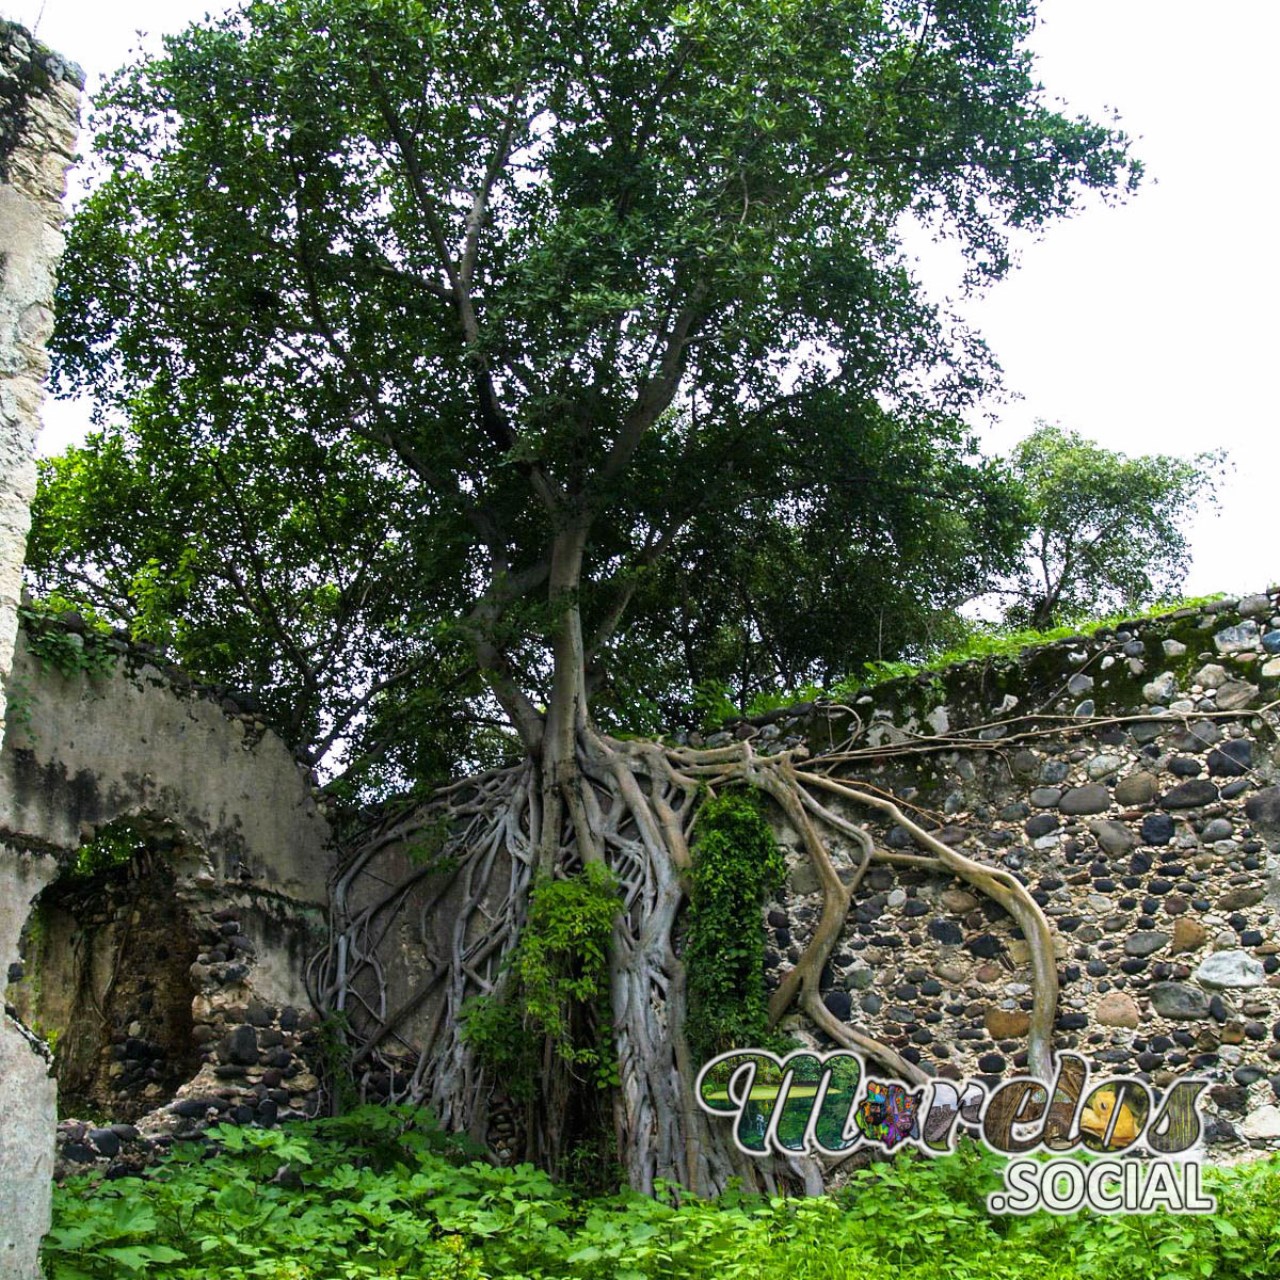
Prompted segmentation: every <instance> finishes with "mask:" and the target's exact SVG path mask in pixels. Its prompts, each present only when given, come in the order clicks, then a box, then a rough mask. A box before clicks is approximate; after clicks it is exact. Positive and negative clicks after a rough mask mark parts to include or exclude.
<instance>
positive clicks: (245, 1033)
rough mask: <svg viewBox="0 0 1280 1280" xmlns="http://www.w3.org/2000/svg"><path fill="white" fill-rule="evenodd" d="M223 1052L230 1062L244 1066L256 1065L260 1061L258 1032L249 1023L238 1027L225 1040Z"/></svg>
mask: <svg viewBox="0 0 1280 1280" xmlns="http://www.w3.org/2000/svg"><path fill="white" fill-rule="evenodd" d="M222 1054H223V1057H225V1058H226V1060H227V1061H228V1062H234V1063H238V1064H239V1065H240V1066H243V1067H251V1066H255V1065H256V1064H257V1061H258V1033H257V1032H256V1031H255V1030H254V1029H253V1028H252V1027H251V1026H249V1025H248V1024H245V1025H243V1026H239V1027H236V1029H235V1030H234V1031H232V1032H230V1034H228V1036H227V1037H226V1039H225V1040H223V1042H222Z"/></svg>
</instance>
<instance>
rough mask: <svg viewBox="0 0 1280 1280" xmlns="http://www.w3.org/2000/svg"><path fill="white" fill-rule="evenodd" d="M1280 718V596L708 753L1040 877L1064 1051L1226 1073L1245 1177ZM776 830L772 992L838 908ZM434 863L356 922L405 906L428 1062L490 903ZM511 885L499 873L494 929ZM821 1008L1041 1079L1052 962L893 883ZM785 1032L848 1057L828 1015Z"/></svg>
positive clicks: (913, 1042) (405, 1001)
mask: <svg viewBox="0 0 1280 1280" xmlns="http://www.w3.org/2000/svg"><path fill="white" fill-rule="evenodd" d="M1278 713H1280V593H1277V592H1272V593H1271V594H1269V595H1260V596H1254V597H1249V598H1246V599H1244V600H1236V601H1222V602H1218V603H1215V604H1212V605H1210V606H1207V607H1206V608H1204V609H1202V610H1201V609H1187V610H1181V611H1178V612H1175V613H1172V614H1170V615H1168V616H1166V617H1162V618H1156V619H1136V620H1134V621H1133V622H1131V623H1128V624H1125V625H1123V626H1120V627H1116V628H1110V629H1103V630H1099V631H1096V632H1095V633H1093V634H1090V635H1087V636H1086V635H1081V636H1076V637H1073V638H1071V639H1069V640H1065V641H1062V642H1060V643H1057V644H1053V645H1049V646H1046V647H1043V648H1038V649H1034V650H1028V651H1026V652H1025V653H1024V654H1023V655H1022V656H1021V657H1020V658H1017V659H1009V660H998V661H997V660H992V661H987V662H975V663H970V664H967V665H964V666H959V667H954V668H951V669H950V670H948V671H945V672H942V673H939V674H936V675H935V674H929V675H925V676H921V677H919V678H917V679H910V680H899V681H894V682H891V683H889V684H885V685H881V686H878V687H876V688H874V689H867V690H864V691H863V692H862V693H861V694H859V695H855V697H854V699H853V703H852V706H851V707H850V708H847V709H842V708H839V707H825V708H823V707H814V706H800V707H795V708H791V709H789V710H787V711H783V712H775V713H772V714H771V715H769V716H767V717H763V718H761V719H760V720H757V721H755V722H744V723H741V724H738V725H736V726H733V727H732V728H731V729H729V730H726V731H724V732H722V733H720V734H716V735H713V736H712V737H710V738H709V739H708V740H707V742H706V743H705V745H707V746H712V747H716V746H723V745H726V744H728V743H730V742H732V741H734V740H735V739H750V740H751V744H752V748H753V750H754V751H756V752H757V753H759V754H764V755H768V754H772V753H774V752H777V751H779V750H782V749H783V748H787V747H796V746H801V745H804V746H807V748H808V750H809V751H810V753H811V754H812V755H813V756H814V757H822V756H827V757H828V758H830V757H833V756H839V757H841V759H840V762H839V763H838V764H832V765H831V767H832V768H833V769H834V770H835V772H836V773H837V775H838V776H846V777H848V778H851V779H857V780H860V781H862V782H864V783H867V784H870V785H871V786H873V787H875V788H878V789H880V790H882V791H884V792H890V793H892V794H894V795H896V796H897V797H899V798H900V800H901V801H902V802H903V804H904V807H905V811H906V812H907V813H908V814H909V815H910V816H911V817H913V818H914V819H915V820H916V821H917V822H919V823H920V824H921V825H923V826H924V827H926V828H928V829H931V830H932V831H933V832H934V834H935V835H937V836H938V837H940V838H941V839H942V840H944V841H945V842H947V843H949V844H950V845H951V846H952V847H954V848H956V849H958V850H960V851H961V852H963V853H964V854H966V855H968V856H969V857H971V858H973V859H975V860H977V861H978V862H980V863H983V864H987V865H991V866H995V867H1000V868H1004V869H1007V870H1009V871H1011V872H1012V873H1013V874H1015V875H1016V876H1018V877H1019V878H1020V879H1021V880H1022V881H1023V883H1024V884H1025V885H1026V886H1027V887H1028V889H1029V890H1030V892H1031V894H1032V896H1033V897H1034V898H1035V899H1036V901H1037V902H1038V903H1039V904H1040V905H1041V907H1042V908H1043V910H1044V911H1045V913H1046V914H1047V916H1048V918H1049V920H1050V922H1051V924H1052V926H1053V929H1054V932H1055V935H1056V954H1057V960H1058V976H1059V981H1060V984H1061V997H1060V1004H1059V1013H1058V1018H1057V1023H1056V1027H1055V1034H1054V1048H1055V1050H1056V1051H1058V1052H1061V1051H1063V1050H1074V1051H1077V1052H1079V1053H1081V1054H1082V1055H1083V1056H1084V1057H1085V1058H1086V1059H1087V1060H1089V1062H1090V1063H1091V1066H1092V1069H1093V1071H1094V1073H1095V1074H1097V1075H1106V1074H1132V1075H1138V1076H1140V1077H1142V1078H1143V1079H1145V1080H1148V1081H1150V1082H1151V1083H1153V1084H1154V1085H1155V1086H1156V1088H1157V1089H1160V1088H1163V1087H1164V1086H1167V1085H1168V1084H1169V1083H1170V1082H1171V1081H1172V1080H1174V1079H1175V1078H1177V1077H1179V1076H1182V1075H1187V1074H1192V1073H1196V1074H1200V1075H1203V1076H1208V1077H1209V1078H1210V1079H1211V1080H1212V1081H1213V1086H1212V1088H1211V1090H1210V1092H1209V1094H1208V1096H1207V1098H1206V1102H1205V1107H1206V1111H1207V1112H1208V1113H1209V1115H1210V1121H1209V1124H1208V1130H1207V1137H1208V1139H1209V1141H1210V1142H1211V1143H1212V1144H1213V1145H1215V1146H1216V1147H1217V1148H1219V1149H1220V1150H1221V1151H1222V1152H1224V1153H1226V1154H1230V1153H1232V1152H1241V1153H1243V1152H1245V1151H1247V1150H1250V1149H1266V1150H1270V1149H1277V1148H1280V785H1277V784H1280V747H1278V745H1277V742H1278V732H1280V714H1278ZM695 736H696V735H695ZM694 745H702V744H700V743H697V742H695V743H694ZM816 762H817V763H821V762H819V761H816ZM822 767H826V766H825V765H823V766H822ZM828 800H830V797H826V796H824V802H825V801H828ZM833 807H837V808H839V806H838V805H836V806H833ZM841 811H842V812H843V813H844V815H845V816H846V817H847V818H849V819H850V820H852V821H855V822H858V823H861V824H866V825H867V827H868V829H869V830H870V831H871V832H872V833H873V834H874V837H875V840H876V843H877V845H878V846H879V847H880V848H882V849H885V850H889V851H892V852H897V853H904V854H910V853H912V852H918V850H916V846H915V843H914V841H913V839H912V837H911V835H910V834H909V833H908V832H907V831H906V830H905V829H904V828H902V827H897V826H890V825H888V824H886V823H884V822H882V821H877V819H876V815H875V813H873V812H870V811H868V810H862V809H858V808H857V807H856V806H844V807H843V809H842V810H841ZM773 820H774V825H775V829H776V832H777V834H778V837H779V839H780V840H781V842H782V843H783V844H784V846H785V847H786V850H787V860H788V866H789V874H788V878H787V883H786V885H785V887H784V889H783V890H782V891H781V892H780V894H779V896H778V897H777V898H776V899H775V900H774V901H772V902H769V903H768V904H767V905H766V907H765V911H764V919H763V920H762V925H763V927H764V928H765V929H766V937H767V940H768V950H767V953H766V983H767V985H768V986H770V987H771V988H772V987H773V986H775V985H776V984H777V982H778V981H779V978H780V976H781V975H782V974H783V973H785V972H786V971H787V970H788V969H790V968H791V967H792V966H793V965H794V964H795V963H796V962H797V961H798V960H799V959H800V957H801V955H802V953H803V951H804V948H805V947H806V945H807V944H808V942H809V941H810V939H811V937H812V934H813V929H814V926H815V924H816V922H817V920H818V918H819V916H820V913H821V901H822V899H821V893H820V889H819V882H818V878H817V875H816V873H815V870H814V868H813V866H812V864H811V863H810V861H809V860H808V858H807V856H806V855H805V853H804V851H803V847H802V844H801V840H800V837H799V835H798V834H797V833H796V832H795V831H794V830H793V829H791V828H790V827H789V826H788V825H787V824H786V822H785V821H784V820H783V819H782V816H781V813H780V812H779V811H777V810H776V809H775V810H773ZM410 825H412V824H410ZM824 834H825V835H827V836H829V835H830V832H828V831H825V829H824ZM421 852H422V851H421V850H418V851H417V860H416V861H415V856H414V850H413V849H412V848H406V847H405V846H404V844H403V842H402V843H399V844H397V843H396V842H395V841H394V840H392V841H388V842H386V843H385V845H384V846H383V847H380V848H379V850H378V852H377V854H376V856H375V857H374V858H373V859H372V861H370V862H369V863H368V865H367V868H366V870H367V871H368V872H369V873H371V874H369V875H367V876H365V875H361V876H358V877H357V878H356V881H355V883H354V884H353V885H352V886H351V889H350V895H349V897H350V902H351V903H352V906H353V913H354V912H355V911H358V910H359V909H360V908H362V907H366V906H369V905H371V904H374V903H377V902H379V901H382V900H384V899H386V898H387V894H388V886H392V885H403V886H404V895H405V897H404V903H405V909H404V910H402V911H401V912H400V913H399V914H398V915H397V916H396V918H395V920H394V921H391V922H390V923H389V926H388V928H387V930H386V932H385V933H384V934H382V935H381V936H382V942H381V945H380V948H379V955H380V957H381V959H382V962H383V967H382V970H381V973H380V977H381V978H382V980H383V981H384V983H385V988H386V1004H387V1007H388V1009H398V1008H401V1007H408V1008H409V1009H410V1013H409V1014H408V1016H407V1017H406V1018H405V1020H404V1022H403V1024H402V1025H401V1027H400V1034H401V1035H402V1036H403V1040H404V1042H405V1045H406V1046H407V1048H408V1049H409V1050H411V1049H412V1046H413V1045H414V1043H415V1042H418V1043H420V1042H421V1039H422V1038H423V1037H424V1036H425V1035H427V1034H429V1031H430V1029H431V1028H432V1027H433V1025H434V1024H435V1021H436V1020H437V1019H438V1018H439V1017H440V1016H441V1010H442V1000H443V996H442V992H441V990H440V987H439V985H438V984H437V985H436V986H435V987H434V988H432V987H424V985H423V980H424V978H427V977H429V976H430V974H431V972H432V970H431V965H430V957H432V956H440V955H445V954H447V947H446V946H445V938H444V934H445V932H446V931H447V930H448V929H449V928H450V927H451V922H452V921H453V920H454V919H455V918H456V917H457V914H458V912H459V911H460V910H461V909H462V906H463V905H464V903H466V902H467V901H468V895H470V894H474V892H475V886H474V885H473V884H471V883H470V882H467V883H463V882H462V881H461V880H460V879H459V880H457V881H454V882H451V881H450V875H451V869H450V867H449V865H448V864H447V863H446V865H445V866H444V867H442V869H441V871H440V872H439V873H431V872H430V871H429V869H426V868H424V867H423V865H422V858H421ZM831 853H832V858H833V862H834V864H835V866H836V868H837V870H838V872H840V874H842V876H844V877H849V876H851V875H852V874H853V873H854V869H855V867H856V866H857V864H858V862H859V858H860V855H859V851H858V849H857V848H856V847H855V846H854V845H853V843H852V842H851V841H843V842H842V841H841V839H840V838H838V837H837V838H835V839H833V840H832V841H831ZM507 881H508V875H507V869H506V867H505V866H504V865H503V864H502V862H501V860H500V861H499V862H498V863H497V864H495V869H494V872H493V875H492V879H491V883H492V885H493V886H494V889H493V894H492V898H491V901H490V906H491V908H493V909H496V906H497V904H498V903H499V901H500V899H501V895H502V893H503V892H505V890H506V886H507ZM480 923H483V921H481V922H480ZM821 985H822V994H823V997H824V1001H825V1003H826V1006H827V1008H828V1009H829V1010H830V1011H831V1012H832V1013H833V1014H834V1015H835V1016H836V1017H837V1018H839V1019H841V1020H842V1021H844V1022H846V1023H848V1024H850V1025H853V1026H856V1027H858V1028H860V1029H862V1030H864V1031H867V1032H869V1033H870V1034H872V1035H873V1036H875V1037H876V1038H877V1039H878V1040H880V1041H881V1042H882V1043H885V1044H887V1045H889V1046H890V1047H892V1048H893V1049H895V1050H896V1051H897V1052H898V1053H900V1054H901V1055H902V1056H903V1057H905V1058H906V1059H908V1060H909V1061H911V1062H914V1063H916V1064H918V1065H919V1066H920V1067H921V1069H922V1070H923V1071H924V1072H925V1073H926V1074H928V1075H932V1076H939V1077H949V1078H952V1079H956V1078H960V1077H967V1078H980V1079H984V1080H986V1081H987V1082H988V1083H989V1084H994V1083H995V1082H997V1081H998V1080H1000V1079H1001V1078H1005V1077H1009V1076H1012V1075H1014V1074H1019V1073H1021V1072H1022V1071H1024V1070H1025V1068H1026V1061H1027V1059H1026V1033H1027V1029H1028V1023H1029V1013H1030V1010H1031V1007H1032V989H1031V969H1030V965H1029V946H1028V943H1027V941H1026V940H1025V938H1024V937H1023V935H1022V934H1021V932H1020V930H1019V929H1018V928H1017V927H1016V926H1015V925H1014V923H1013V921H1012V920H1011V919H1010V918H1009V917H1008V916H1006V915H1005V913H1004V912H1003V911H1002V910H1001V909H1000V908H999V907H998V906H996V905H995V904H994V903H992V902H990V901H989V900H987V899H985V898H981V897H979V896H978V895H977V894H975V893H974V892H973V891H971V890H970V889H969V888H968V887H967V886H966V885H965V884H963V883H961V882H960V881H958V880H957V879H955V878H953V877H948V876H945V875H942V874H940V873H936V872H933V871H931V870H925V869H916V868H913V867H908V866H899V865H893V866H890V865H877V866H874V867H873V868H872V869H871V870H870V872H869V873H868V874H867V875H866V877H865V879H864V880H863V881H862V882H861V884H860V885H859V887H858V889H857V891H856V894H855V897H854V901H853V907H852V910H851V912H850V915H849V919H848V923H847V926H846V928H845V929H844V931H843V934H842V936H841V939H840V941H839V943H838V945H837V946H836V948H835V950H834V951H833V953H832V959H831V961H830V963H829V964H828V965H827V967H826V969H825V971H824V973H823V975H822V980H821ZM784 1030H786V1031H789V1032H790V1033H792V1034H793V1035H794V1036H795V1037H796V1038H797V1039H798V1040H800V1041H802V1042H804V1043H807V1044H809V1045H810V1046H812V1047H817V1048H822V1049H831V1048H834V1047H835V1045H834V1043H833V1042H832V1041H831V1040H829V1039H828V1038H827V1037H825V1036H824V1035H823V1034H822V1033H821V1032H819V1031H818V1030H817V1029H816V1028H815V1027H814V1025H813V1023H812V1022H811V1021H810V1020H809V1019H808V1017H807V1016H805V1015H802V1014H799V1013H794V1014H792V1015H791V1016H789V1017H788V1018H787V1019H785V1021H784ZM392 1047H393V1048H397V1049H398V1048H399V1046H392ZM389 1057H391V1059H392V1061H393V1063H394V1057H393V1056H392V1055H389ZM415 1062H416V1056H415V1055H414V1053H413V1052H411V1051H409V1052H406V1053H404V1054H403V1056H402V1064H401V1065H402V1070H403V1074H399V1076H398V1080H397V1081H392V1080H390V1079H389V1078H388V1074H387V1072H386V1071H385V1070H383V1071H382V1072H381V1073H375V1074H374V1075H373V1076H372V1077H371V1078H370V1081H369V1084H370V1086H371V1087H372V1089H373V1091H374V1092H377V1091H379V1090H381V1089H385V1088H387V1087H388V1086H390V1085H392V1084H395V1083H399V1084H403V1081H404V1080H405V1079H407V1073H408V1072H411V1071H412V1070H413V1068H414V1065H415ZM519 1124H520V1109H519V1107H516V1106H512V1105H511V1103H510V1099H508V1098H506V1097H505V1096H504V1094H503V1092H502V1082H501V1081H495V1082H493V1094H492V1099H491V1107H490V1112H489V1128H488V1132H487V1135H486V1136H487V1139H488V1142H489V1144H490V1146H491V1147H492V1148H494V1149H495V1150H496V1151H498V1152H499V1153H501V1152H502V1151H503V1150H504V1149H505V1148H508V1147H511V1146H513V1145H516V1146H518V1143H515V1144H513V1143H512V1135H513V1134H514V1133H516V1132H517V1130H518V1127H519Z"/></svg>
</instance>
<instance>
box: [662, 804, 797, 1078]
mask: <svg viewBox="0 0 1280 1280" xmlns="http://www.w3.org/2000/svg"><path fill="white" fill-rule="evenodd" d="M697 831H698V835H697V840H696V841H695V842H694V844H693V847H692V849H691V853H692V856H693V870H692V893H691V896H690V904H689V913H688V935H687V938H686V942H685V957H684V958H685V968H686V970H687V972H688V990H689V1014H688V1019H687V1021H686V1034H687V1036H688V1039H689V1049H690V1051H691V1052H692V1053H693V1055H694V1057H695V1058H696V1059H697V1060H698V1061H699V1062H705V1061H706V1060H708V1059H709V1058H712V1057H714V1056H715V1055H716V1054H718V1053H723V1052H725V1051H726V1050H728V1049H732V1048H738V1047H745V1046H747V1045H767V1044H768V1043H769V1042H770V1041H771V1039H772V1036H771V1033H770V1028H769V1010H768V1003H767V1001H766V999H765V990H764V933H763V930H762V927H761V918H760V908H761V905H762V904H763V902H764V900H765V899H766V898H767V897H768V896H769V895H770V894H771V893H772V892H773V891H774V890H776V889H777V888H778V887H779V886H780V885H781V884H782V878H783V876H784V875H785V873H786V863H785V862H784V861H783V857H782V852H781V850H780V849H779V848H778V844H777V841H776V840H775V839H774V837H773V832H772V830H771V829H770V827H769V824H768V822H767V821H766V820H765V817H764V814H763V812H762V811H761V806H760V802H759V800H758V799H757V798H756V796H755V795H753V794H749V793H745V792H728V793H726V794H724V795H721V796H717V797H716V798H715V799H713V800H709V801H707V803H706V805H705V806H704V807H703V809H702V812H701V814H700V815H699V818H698V828H697Z"/></svg>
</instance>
